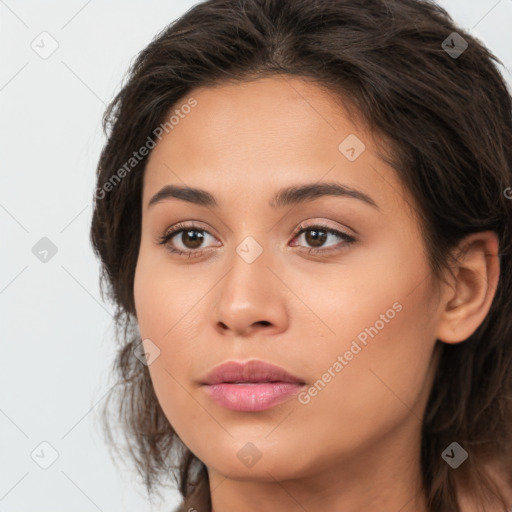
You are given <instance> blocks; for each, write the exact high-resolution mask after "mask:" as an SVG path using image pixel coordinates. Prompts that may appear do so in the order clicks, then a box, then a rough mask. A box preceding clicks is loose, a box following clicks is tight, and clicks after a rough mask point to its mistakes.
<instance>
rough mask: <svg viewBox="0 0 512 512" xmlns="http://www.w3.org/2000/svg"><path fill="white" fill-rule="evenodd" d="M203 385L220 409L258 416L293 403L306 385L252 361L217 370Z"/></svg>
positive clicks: (230, 363) (228, 365)
mask: <svg viewBox="0 0 512 512" xmlns="http://www.w3.org/2000/svg"><path fill="white" fill-rule="evenodd" d="M201 384H202V386H203V388H204V390H205V391H206V393H207V394H208V396H209V397H210V398H211V399H212V400H213V401H215V402H216V403H217V404H218V405H220V406H222V407H224V408H226V409H230V410H234V411H239V412H257V411H263V410H266V409H269V408H271V407H274V406H276V405H278V404H280V403H282V402H284V401H286V400H288V399H290V398H291V397H292V396H294V395H296V394H297V393H298V392H299V391H300V389H301V388H302V387H303V386H304V385H305V382H304V381H303V380H302V379H300V378H299V377H296V376H294V375H292V374H290V373H288V372H286V371H285V370H284V369H283V368H280V367H278V366H275V365H272V364H269V363H265V362H263V361H258V360H251V361H248V362H245V363H239V362H235V361H229V362H227V363H224V364H222V365H220V366H217V367H216V368H214V370H213V371H212V372H211V373H210V374H208V376H207V377H206V378H205V379H204V380H203V381H201Z"/></svg>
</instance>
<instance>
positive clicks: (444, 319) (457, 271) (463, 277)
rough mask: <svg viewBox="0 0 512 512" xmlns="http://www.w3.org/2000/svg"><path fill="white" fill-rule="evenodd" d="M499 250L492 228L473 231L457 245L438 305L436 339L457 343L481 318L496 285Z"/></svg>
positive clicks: (470, 333) (468, 334)
mask: <svg viewBox="0 0 512 512" xmlns="http://www.w3.org/2000/svg"><path fill="white" fill-rule="evenodd" d="M498 249H499V241H498V236H497V234H496V233H495V232H493V231H482V232H479V233H473V234H471V235H468V236H467V237H466V238H464V239H463V240H462V241H461V243H460V244H459V246H458V248H457V250H458V252H457V253H456V254H457V256H458V263H457V264H456V265H455V267H454V268H453V278H452V281H451V282H450V288H447V293H446V294H445V296H444V298H443V302H442V303H441V304H440V308H441V315H440V318H439V323H438V329H437V339H438V340H440V341H443V342H444V343H460V342H461V341H464V340H466V339H467V338H469V336H471V335H472V334H473V333H474V332H475V331H476V329H477V328H478V326H479V325H480V324H481V323H482V322H483V321H484V319H485V317H486V316H487V313H488V312H489V309H490V307H491V304H492V301H493V299H494V295H495V293H496V289H497V287H498V281H499V274H500V262H499V255H498Z"/></svg>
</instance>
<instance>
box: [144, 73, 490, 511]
mask: <svg viewBox="0 0 512 512" xmlns="http://www.w3.org/2000/svg"><path fill="white" fill-rule="evenodd" d="M189 96H193V97H194V98H195V99H196V100H197V106H196V107H195V108H194V109H193V110H192V112H190V113H189V114H188V115H187V116H186V117H185V118H184V119H182V120H180V122H179V124H177V125H176V126H175V127H174V129H173V130H172V131H170V133H169V134H167V135H165V136H164V138H163V139H162V140H161V141H160V142H159V143H158V144H157V146H156V147H155V149H154V150H153V152H152V154H151V157H150V160H149V162H148V165H147V168H146V174H145V179H144V191H143V220H142V238H141V244H140V252H139V258H138V262H137V268H136V275H135V286H134V294H135V303H136V310H137V319H138V323H139V329H140V333H141V336H142V339H150V340H151V341H152V343H153V344H154V346H156V347H158V349H159V350H160V354H159V356H158V357H157V358H156V359H155V360H154V362H153V363H152V364H151V365H150V366H149V369H150V373H151V378H152V381H153V384H154V387H155V391H156V394H157V396H158V400H159V402H160V404H161V406H162V408H163V410H164V412H165V414H166V416H167V417H168V419H169V421H170V423H171V424H172V426H173V428H174V429H175V430H176V432H177V433H178V435H179V436H180V438H181V439H182V440H183V442H184V443H185V444H186V445H187V446H188V447H189V448H190V449H191V450H192V451H193V452H194V453H195V454H196V455H197V457H198V458H199V459H201V460H202V461H203V462H204V463H205V465H206V466H207V468H208V474H209V478H210V489H211V495H212V505H213V510H214V511H215V512H234V511H239V510H244V511H246V512H255V511H261V510H273V511H275V512H303V511H315V510H324V511H326V512H327V511H329V512H330V511H332V512H334V511H336V512H356V511H357V512H360V511H361V510H371V509H375V510H379V511H380V512H397V511H401V512H427V507H426V501H425V496H424V492H423V490H422V488H421V471H420V463H419V460H420V459H419V454H420V452H419V449H420V428H421V418H422V415H423V412H424V409H425V406H426V401H427V398H428V394H429V391H430V388H431V385H432V378H433V376H434V372H435V363H436V358H435V357H434V356H435V351H434V349H435V347H436V340H437V339H439V340H442V342H445V343H459V342H463V340H465V339H466V338H467V337H468V336H470V335H471V334H472V333H473V332H474V331H475V330H476V328H477V327H478V325H480V323H481V322H482V321H483V319H484V318H485V316H486V314H487V312H488V310H489V307H490V305H491V301H492V298H493V296H494V293H495V290H496V286H497V282H498V276H499V261H498V258H497V257H495V256H494V257H493V256H489V255H496V254H497V252H498V241H497V237H496V235H495V234H494V233H492V232H484V233H478V234H475V235H472V236H471V237H468V238H467V239H466V240H465V244H467V246H468V248H469V250H468V251H467V253H466V255H465V256H464V258H463V259H462V260H461V262H460V266H458V267H457V268H456V269H454V270H455V277H454V278H452V277H450V276H448V277H447V278H448V283H446V284H445V283H439V290H436V288H435V287H434V282H433V279H434V278H433V275H432V273H431V271H430V268H429V266H428V262H427V258H426V249H425V246H424V242H423V239H422V236H421V233H420V228H419V223H418V218H417V217H416V215H415V207H414V203H413V201H412V199H411V198H410V197H409V195H408V193H407V192H406V191H405V190H404V189H403V187H402V186H401V183H400V181H399V179H398V177H397V175H396V173H395V171H394V170H393V169H392V168H391V167H389V166H388V165H387V164H385V163H384V162H383V161H382V160H381V159H379V158H378V156H377V152H376V145H375V140H376V139H375V138H374V136H373V135H372V134H371V133H370V131H369V130H367V129H365V128H364V127H363V126H362V125H361V123H357V124H354V120H353V119H351V118H350V117H348V116H347V114H346V112H344V111H343V110H342V109H341V108H340V107H339V106H338V105H336V103H334V100H333V98H332V97H331V96H330V95H329V94H327V93H326V92H325V91H323V90H322V89H320V88H318V87H317V86H316V85H313V84H311V83H308V82H305V81H303V80H300V79H298V78H294V79H292V78H289V77H288V78H284V77H275V78H272V79H265V80H258V81H254V82H250V83H248V84H244V85H224V86H221V87H216V88H208V89H198V90H195V91H193V92H192V93H191V94H190V95H189ZM185 101H186V99H185ZM350 134H354V135H356V136H357V138H358V139H359V140H360V141H362V142H363V143H364V145H365V146H366V149H365V150H364V151H363V152H362V153H361V154H360V155H359V156H357V158H355V159H354V160H353V161H351V160H350V159H348V158H347V156H346V155H347V154H348V155H349V156H351V157H352V156H354V155H353V154H352V153H353V152H350V151H349V152H348V153H346V152H345V153H343V152H342V151H340V149H339V145H340V143H341V142H342V141H343V140H344V139H345V138H346V137H347V136H348V135H350ZM349 149H350V148H349ZM328 182H329V183H332V182H336V183H340V184H343V185H345V186H347V187H351V188H352V189H357V190H358V191H361V192H363V193H364V194H366V195H367V196H369V197H370V198H371V199H372V200H373V202H374V203H375V205H376V206H374V205H371V204H368V203H367V202H365V201H362V200H360V199H357V198H354V197H347V196H335V195H320V196H318V197H316V198H309V199H308V200H305V201H304V202H302V203H300V204H296V205H287V206H282V207H275V208H273V207H272V206H270V205H269V201H270V200H271V198H272V196H273V195H274V194H275V193H276V192H277V191H278V190H279V189H281V188H284V187H290V186H299V185H304V184H307V183H313V184H320V183H328ZM166 185H177V186H188V187H195V188H200V189H204V190H206V191H208V192H209V193H210V194H212V195H213V196H214V198H215V200H216V202H217V203H218V206H212V205H210V206H202V205H198V204H193V203H191V202H187V201H185V200H183V199H176V198H168V199H165V200H162V201H160V202H157V203H155V204H153V205H152V206H148V203H149V201H150V199H151V198H152V197H153V196H154V195H155V194H156V193H157V192H158V191H160V190H161V189H162V188H163V187H165V186H166ZM178 223H181V224H185V226H186V229H185V231H181V232H179V233H177V234H176V235H175V236H174V237H173V238H172V240H170V241H168V242H167V245H168V246H171V247H173V248H177V249H181V250H183V251H187V250H188V251H190V252H191V253H193V254H191V255H188V254H187V255H177V254H173V253H171V252H169V251H168V250H167V249H166V247H165V246H164V245H160V244H158V239H159V238H160V237H162V236H163V235H164V234H165V233H167V232H169V231H170V230H171V228H173V227H175V226H176V224H178ZM192 223H193V224H194V225H196V227H195V228H193V229H192V228H190V227H189V225H190V224H192ZM313 226H315V227H316V231H315V230H314V229H311V228H312V227H313ZM318 226H320V227H324V228H330V229H334V230H337V231H339V232H341V233H345V234H346V235H349V236H352V237H353V238H354V239H355V241H353V242H351V243H349V242H347V239H346V238H344V237H343V236H341V237H340V236H338V235H335V234H329V233H327V232H322V235H325V241H324V242H323V245H322V243H321V242H318V238H316V239H315V237H314V235H315V232H316V234H318V230H321V228H320V227H318ZM300 227H301V228H306V227H309V228H310V229H309V231H307V230H306V231H302V233H301V234H299V232H300V229H299V228H300ZM191 230H192V231H193V233H192V234H193V235H195V237H197V235H198V234H199V235H202V236H203V237H204V238H203V241H202V243H199V245H198V244H197V238H195V241H194V238H190V237H189V236H188V235H187V233H188V234H190V231H191ZM194 230H196V231H194ZM197 230H198V231H197ZM312 235H313V236H312ZM246 237H252V239H254V240H255V241H256V242H257V245H258V246H259V247H260V248H261V249H262V252H261V254H259V256H258V257H257V258H256V259H254V261H252V262H250V263H248V261H247V260H246V259H244V258H243V257H241V255H240V254H239V253H237V250H236V249H237V247H239V246H240V244H241V243H242V242H244V241H245V243H247V240H246ZM250 243H251V244H253V245H246V246H244V245H243V244H242V247H245V249H248V250H249V253H251V251H252V254H255V253H254V250H255V248H257V245H254V243H253V242H252V241H250ZM315 243H316V245H315ZM310 249H316V250H317V253H315V254H313V253H309V254H308V250H310ZM322 251H323V252H322ZM486 255H487V256H486ZM383 316H384V318H383ZM377 322H378V323H377ZM381 324H382V327H381ZM372 326H374V328H376V330H377V331H378V332H377V334H374V336H373V337H370V336H368V337H367V340H366V344H363V343H361V342H358V345H359V346H360V350H359V351H358V352H357V353H355V354H354V355H353V356H350V355H347V351H350V349H351V347H354V345H352V343H353V341H354V340H356V341H357V340H360V338H361V337H363V338H364V335H361V333H362V332H367V331H365V329H368V328H370V327H372ZM375 326H377V327H375ZM370 332H373V331H371V330H370ZM358 336H360V338H358ZM150 348H151V347H150ZM151 350H152V349H151ZM355 350H357V349H355ZM338 356H341V357H342V358H343V361H344V364H343V365H342V369H341V370H338V371H336V369H333V368H334V363H335V362H336V361H338V362H339V359H338ZM249 359H261V360H264V361H268V362H270V363H273V364H276V365H278V366H281V367H283V368H284V369H285V370H287V371H288V372H290V373H292V374H294V375H297V376H299V377H301V378H302V379H303V380H304V381H305V382H306V384H307V385H306V386H305V387H304V389H303V394H302V395H301V396H302V401H300V400H299V399H298V397H292V398H290V399H289V400H287V401H285V402H283V403H281V404H279V405H277V406H274V407H272V408H270V409H267V410H264V411H260V412H237V411H232V410H228V409H226V408H224V407H221V406H220V405H219V404H217V403H216V402H214V401H212V400H211V398H210V397H209V396H208V395H207V394H206V393H205V391H204V389H203V387H202V386H201V385H200V384H199V381H200V380H201V379H202V378H203V377H204V376H205V375H206V374H207V373H208V372H210V371H211V370H212V369H213V368H214V367H215V366H217V365H218V364H220V363H223V362H225V361H228V360H236V361H246V360H249ZM345 363H346V364H345ZM337 368H338V369H339V366H337ZM328 369H330V373H329V372H328ZM326 373H329V375H330V376H331V378H330V379H329V378H328V377H325V374H326ZM319 379H323V382H324V384H325V386H324V387H322V388H321V390H320V391H318V390H317V392H316V393H315V392H314V391H311V389H312V387H313V388H314V385H315V383H316V382H317V381H318V380H319ZM326 381H327V382H326ZM308 397H309V399H308ZM247 443H252V445H254V447H256V448H253V447H250V448H248V446H251V445H247ZM244 447H245V449H246V450H247V449H249V450H253V451H252V452H251V454H252V455H254V456H261V458H259V460H258V461H257V462H256V463H255V464H253V465H251V467H249V466H248V464H247V463H244V461H243V460H242V458H241V457H239V456H238V455H239V451H240V450H241V449H244ZM242 453H245V452H242Z"/></svg>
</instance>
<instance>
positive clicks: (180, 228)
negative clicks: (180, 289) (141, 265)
mask: <svg viewBox="0 0 512 512" xmlns="http://www.w3.org/2000/svg"><path fill="white" fill-rule="evenodd" d="M310 230H311V231H313V230H317V231H322V232H325V233H329V234H331V235H336V236H338V237H339V238H342V239H343V240H344V243H343V246H342V247H341V248H340V247H338V248H330V249H316V248H312V249H309V250H308V252H307V253H308V254H311V253H313V254H319V253H322V254H326V253H331V252H333V251H334V252H339V251H340V250H346V249H348V247H349V246H350V245H351V244H352V243H354V242H356V241H357V240H356V238H355V237H353V236H351V235H348V234H346V233H343V232H342V231H338V230H336V229H333V228H329V227H327V226H321V225H317V224H312V225H311V226H304V225H300V226H299V227H298V228H297V231H296V233H295V234H294V235H293V238H294V239H295V238H297V237H298V236H300V235H301V234H302V233H305V232H306V231H310ZM184 231H199V232H204V233H208V231H206V229H203V228H201V227H200V226H197V225H195V224H189V225H187V224H177V225H176V226H174V228H173V229H172V230H171V231H168V232H166V233H165V234H164V235H163V236H161V237H159V239H158V244H159V245H164V246H165V248H166V249H167V250H168V251H169V252H170V253H172V254H177V255H178V256H188V257H189V258H195V257H198V256H200V255H201V254H202V253H203V252H205V251H207V249H189V250H188V251H183V250H181V249H176V248H174V247H171V246H170V245H169V243H168V242H169V241H170V240H171V239H172V238H174V237H175V236H176V235H177V234H178V233H181V232H184ZM208 234H209V233H208ZM192 255H193V256H192Z"/></svg>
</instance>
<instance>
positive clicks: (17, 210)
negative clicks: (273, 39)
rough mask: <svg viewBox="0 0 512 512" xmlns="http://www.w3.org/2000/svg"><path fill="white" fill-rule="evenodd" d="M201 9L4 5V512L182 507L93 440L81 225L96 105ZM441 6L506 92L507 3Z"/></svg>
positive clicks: (90, 264) (100, 348)
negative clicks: (150, 493) (483, 48)
mask: <svg viewBox="0 0 512 512" xmlns="http://www.w3.org/2000/svg"><path fill="white" fill-rule="evenodd" d="M195 3H197V2H195V1H190V0H188V1H185V0H180V1H179V2H176V1H167V2H164V1H157V0H151V1H142V0H139V1H134V0H130V1H128V0H124V1H121V0H115V1H114V0H112V1H108V2H107V1H106V0H89V1H86V0H72V1H70V0H68V1H64V0H59V1H58V0H54V1H45V2H36V1H35V0H34V1H23V0H20V1H15V0H5V1H2V0H0V42H1V44H0V55H1V60H0V63H1V65H0V113H1V115H0V169H1V172H0V227H1V242H0V243H1V246H2V251H1V258H2V260H1V265H0V315H1V317H0V328H1V337H2V339H1V345H0V346H1V355H0V512H15V511H16V512H20V511H23V512H32V511H34V512H35V511H41V510H51V511H53V512H59V511H66V512H69V511H70V510H73V512H80V511H83V512H95V511H97V510H100V511H103V512H106V511H109V512H117V511H119V512H120V511H123V512H130V511H138V512H142V511H149V510H152V511H164V510H166V511H169V510H170V509H172V507H173V506H174V505H175V504H176V503H177V493H169V494H168V495H167V496H166V498H165V500H164V501H163V502H162V503H156V504H154V505H153V506H152V505H151V504H150V503H149V502H148V500H147V498H146V497H145V494H144V489H143V487H141V486H137V484H136V482H137V478H136V475H135V473H131V474H130V473H129V472H127V471H123V472H122V473H120V471H119V470H118V469H117V468H116V467H115V466H114V465H113V464H112V462H111V460H110V457H109V455H108V451H107V447H106V446H105V445H104V443H103V441H102V438H101V437H100V435H99V432H98V426H97V418H96V416H95V413H96V412H97V411H98V406H99V404H100V402H101V400H102V399H103V398H104V396H105V394H106V392H107V391H108V389H109V387H110V385H111V384H112V383H111V381H110V377H109V372H108V369H109V367H110V364H111V362H112V359H113V357H114V348H115V346H114V342H113V338H112V335H113V329H112V327H113V324H112V318H111V307H110V305H108V304H103V303H102V302H101V299H100V296H99V288H98V262H97V261H96V259H95V258H94V256H93V253H92V249H91V247H90V244H89V225H90V220H91V215H92V208H91V199H92V194H93V190H94V175H95V166H96V163H97V159H98V156H99V152H100V149H101V146H102V144H103V142H104V136H103V132H102V130H101V124H100V123H101V116H102V114H103V111H104V108H105V106H106V104H107V103H108V102H109V101H110V100H111V99H112V98H113V96H114V94H115V93H116V92H117V91H118V90H119V87H120V84H121V80H122V77H123V75H124V73H125V72H126V70H127V69H128V66H129V64H130V62H131V61H132V60H133V58H134V57H135V55H136V54H137V53H138V52H139V51H140V50H142V48H143V47H144V46H146V45H147V44H148V43H149V42H150V40H151V39H152V38H153V36H154V35H156V33H157V32H159V31H160V30H161V29H162V28H164V26H166V25H167V24H168V23H170V22H171V21H173V20H174V19H175V18H177V17H178V16H180V15H181V14H182V13H184V12H185V11H186V10H188V9H189V8H190V7H191V6H192V5H194V4H195ZM439 3H440V4H441V5H442V6H444V7H445V8H446V9H447V10H448V12H449V13H450V14H451V15H452V16H453V18H454V19H455V21H456V22H458V23H459V24H460V25H461V26H462V27H464V28H466V29H469V30H470V31H471V32H472V33H473V34H474V35H476V36H477V37H478V38H480V39H481V40H482V41H483V42H484V43H485V44H486V45H487V46H488V47H489V48H490V49H491V50H492V51H493V52H494V53H495V54H496V55H497V56H498V57H499V58H500V59H501V60H502V61H503V63H504V65H505V67H504V68H502V72H503V74H504V76H505V77H506V79H507V80H508V82H509V84H511V83H512V80H511V71H512V33H511V30H510V27H511V23H512V0H500V1H496V0H472V1H471V2H468V1H467V0H445V1H442V2H439ZM43 31H47V32H48V33H49V34H51V36H52V37H53V38H54V39H55V40H56V41H57V42H58V45H59V46H58V49H57V50H56V51H55V53H53V54H52V55H51V56H50V57H48V58H47V59H43V58H41V57H40V56H39V55H38V54H37V53H36V52H35V51H34V50H33V49H32V48H31V44H32V41H33V40H34V39H36V44H37V41H40V39H37V37H38V36H39V34H40V33H41V32H43ZM440 43H441V42H440ZM39 44H40V45H41V43H39ZM49 44H50V41H49V40H46V43H45V48H46V49H48V48H49V47H50V46H49ZM41 51H42V49H41ZM447 94H449V91H447ZM43 237H48V238H49V239H50V240H51V241H52V242H53V243H54V244H55V246H56V247H57V250H58V252H57V253H56V254H55V256H53V257H52V258H49V256H48V261H47V262H46V263H43V262H41V261H40V260H39V259H38V258H36V256H35V255H34V254H33V252H32V248H33V246H34V245H35V244H36V243H37V242H38V241H39V240H40V239H41V238H43ZM95 418H96V419H95ZM43 441H46V442H48V443H50V444H51V445H52V446H53V447H54V449H55V450H56V451H57V452H58V455H59V456H58V458H57V459H56V461H55V462H54V463H53V464H52V465H51V466H50V467H49V468H48V469H42V468H41V467H39V465H38V464H37V463H36V462H35V461H34V460H33V459H32V458H31V453H33V452H34V450H35V452H34V459H36V460H37V461H39V462H40V463H44V462H45V461H46V462H50V461H51V458H50V457H51V449H49V448H48V447H45V446H44V445H43V446H42V447H41V446H39V445H40V443H41V442H43Z"/></svg>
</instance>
